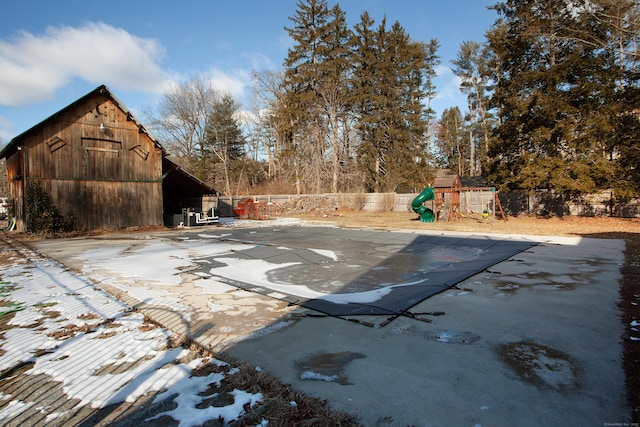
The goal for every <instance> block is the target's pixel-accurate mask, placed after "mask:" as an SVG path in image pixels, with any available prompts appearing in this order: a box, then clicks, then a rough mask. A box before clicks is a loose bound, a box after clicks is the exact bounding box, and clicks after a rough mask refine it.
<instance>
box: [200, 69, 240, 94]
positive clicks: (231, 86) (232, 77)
mask: <svg viewBox="0 0 640 427" xmlns="http://www.w3.org/2000/svg"><path fill="white" fill-rule="evenodd" d="M205 78H207V79H208V80H209V81H210V82H211V86H212V87H213V88H214V89H216V90H219V91H221V92H227V93H230V94H231V95H232V96H233V97H234V98H235V99H237V100H242V99H243V97H244V89H245V86H247V84H249V81H250V76H249V73H247V72H246V71H243V70H234V71H233V72H232V73H229V72H227V71H223V70H221V69H219V68H216V67H211V68H210V69H209V71H208V72H207V73H206V75H205Z"/></svg>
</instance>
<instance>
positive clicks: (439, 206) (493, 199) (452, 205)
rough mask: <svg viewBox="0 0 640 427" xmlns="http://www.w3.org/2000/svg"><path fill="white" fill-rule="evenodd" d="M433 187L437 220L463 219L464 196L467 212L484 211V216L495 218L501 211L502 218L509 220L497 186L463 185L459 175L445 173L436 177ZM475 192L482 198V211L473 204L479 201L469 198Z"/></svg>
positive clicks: (434, 209) (505, 220)
mask: <svg viewBox="0 0 640 427" xmlns="http://www.w3.org/2000/svg"><path fill="white" fill-rule="evenodd" d="M433 189H434V192H435V195H434V198H433V201H432V204H433V205H432V208H431V209H432V210H433V212H434V215H435V221H441V220H444V219H446V221H452V220H460V219H462V218H463V217H464V213H463V212H462V209H461V205H462V203H461V199H462V198H464V199H465V200H464V201H465V203H464V206H465V208H466V209H465V213H471V214H475V213H482V217H483V218H488V217H489V216H490V217H491V218H492V219H493V220H495V218H496V212H499V213H500V215H501V216H502V220H503V221H504V222H507V216H506V215H505V213H504V210H503V209H502V205H501V204H500V198H499V197H498V191H497V190H496V189H495V187H463V186H462V183H461V181H460V178H459V177H458V175H445V176H441V177H436V178H435V180H434V183H433ZM487 193H488V194H487ZM473 194H478V195H479V196H480V197H481V199H482V200H481V206H482V208H481V210H480V212H474V210H473V206H477V205H478V203H470V202H469V200H468V199H469V197H470V195H473Z"/></svg>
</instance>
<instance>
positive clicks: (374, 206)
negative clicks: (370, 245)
mask: <svg viewBox="0 0 640 427" xmlns="http://www.w3.org/2000/svg"><path fill="white" fill-rule="evenodd" d="M417 195H418V193H402V194H401V193H341V194H334V193H326V194H272V195H264V194H259V195H243V196H219V197H216V196H209V197H205V198H204V199H203V206H202V210H203V212H207V211H208V210H209V209H210V208H212V207H213V208H215V209H216V213H217V214H218V215H220V216H221V217H232V216H234V213H233V210H234V209H235V208H237V206H238V202H241V201H242V200H245V199H247V198H250V199H252V200H253V201H255V202H262V203H275V204H276V205H291V204H293V203H298V204H299V205H307V206H305V208H308V209H309V211H313V209H314V207H321V208H322V209H324V210H329V209H332V208H333V209H353V210H363V211H373V212H375V211H396V212H410V211H411V202H412V201H413V199H414V198H415V197H416V196H417ZM493 197H494V193H493V192H492V191H461V192H460V211H461V212H462V213H463V214H468V213H482V212H483V211H484V210H485V209H487V206H489V209H491V210H492V209H493V204H492V203H490V202H491V200H492V198H493ZM498 197H499V199H500V203H501V204H502V207H503V209H504V211H505V213H506V214H507V215H513V216H516V215H531V214H535V215H558V216H564V215H581V216H617V217H624V218H638V217H640V200H638V199H633V200H618V199H616V198H615V197H614V195H613V193H612V192H611V191H603V192H600V193H596V194H591V195H587V196H582V197H580V198H568V197H566V196H564V195H562V194H558V193H553V192H550V191H538V192H535V193H533V194H530V195H528V194H526V193H520V192H509V193H498ZM427 203H429V202H427Z"/></svg>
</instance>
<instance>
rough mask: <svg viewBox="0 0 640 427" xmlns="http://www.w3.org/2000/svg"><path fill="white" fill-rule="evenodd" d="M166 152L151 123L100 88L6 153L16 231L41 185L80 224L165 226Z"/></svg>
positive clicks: (14, 143) (37, 127) (2, 154)
mask: <svg viewBox="0 0 640 427" xmlns="http://www.w3.org/2000/svg"><path fill="white" fill-rule="evenodd" d="M165 155H166V152H165V151H164V149H163V148H162V147H161V145H160V144H159V143H158V142H157V141H155V140H154V138H153V137H152V136H151V135H150V134H149V132H147V130H146V129H145V128H144V126H142V125H141V124H140V123H139V122H138V121H137V120H136V119H135V118H134V117H133V115H132V114H131V113H130V112H129V111H128V110H127V109H126V108H125V107H124V106H123V105H122V103H120V101H118V99H117V98H116V97H115V96H113V94H112V93H111V92H110V91H109V89H108V88H107V87H106V86H100V87H98V88H97V89H95V90H93V91H92V92H90V93H88V94H87V95H85V96H83V97H82V98H80V99H78V100H77V101H75V102H73V103H72V104H70V105H69V106H67V107H65V108H63V109H62V110H60V111H58V112H57V113H55V114H54V115H52V116H50V117H49V118H47V119H45V120H44V121H42V122H40V123H39V124H37V125H35V126H34V127H32V128H31V129H29V130H27V131H26V132H24V133H22V134H21V135H19V136H17V137H16V138H14V139H13V140H11V142H10V143H9V144H8V145H7V146H6V147H5V148H4V149H3V150H2V152H0V158H6V159H7V178H8V181H9V189H10V193H11V196H12V198H13V199H14V205H15V216H16V224H17V229H18V230H24V229H26V225H27V224H28V218H27V215H29V214H30V213H29V212H28V209H27V204H28V200H27V198H28V196H27V195H28V191H29V189H30V188H36V187H39V188H41V189H42V190H43V191H44V192H45V193H47V194H48V195H50V197H51V200H52V202H53V205H55V206H56V208H57V209H58V211H59V212H60V213H61V214H62V215H63V216H65V217H73V218H74V225H75V226H76V228H79V229H98V228H124V227H132V226H155V225H162V223H163V158H164V156H165ZM211 192H214V190H213V189H211Z"/></svg>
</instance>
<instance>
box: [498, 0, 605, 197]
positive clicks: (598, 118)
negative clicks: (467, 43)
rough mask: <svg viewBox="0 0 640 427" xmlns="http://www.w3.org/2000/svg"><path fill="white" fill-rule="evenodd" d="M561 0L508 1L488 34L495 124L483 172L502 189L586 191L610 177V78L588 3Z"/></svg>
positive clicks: (602, 29) (598, 29)
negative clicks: (587, 39) (493, 71)
mask: <svg viewBox="0 0 640 427" xmlns="http://www.w3.org/2000/svg"><path fill="white" fill-rule="evenodd" d="M592 5H593V3H591V2H586V1H583V2H580V1H568V0H549V1H547V0H527V1H525V0H509V1H507V2H505V3H499V4H497V5H496V6H495V10H496V11H497V12H498V13H499V15H500V18H499V19H498V21H496V24H495V25H494V28H493V29H492V31H490V32H489V33H488V38H489V45H490V47H491V49H492V52H493V54H494V55H495V62H494V63H495V64H496V65H497V66H498V68H497V69H496V70H497V74H496V81H497V86H496V90H495V93H494V97H493V102H494V103H495V105H496V106H497V107H498V108H499V112H500V126H499V127H498V129H497V140H496V141H495V143H494V144H492V147H491V153H490V154H491V155H492V157H493V159H492V161H491V162H490V170H491V177H492V179H493V180H494V181H495V182H496V183H501V184H502V186H503V187H506V188H520V189H526V190H529V191H532V190H534V189H536V188H550V189H554V190H557V191H560V192H568V193H580V192H592V191H594V190H595V189H597V188H602V187H605V186H607V185H609V184H610V183H611V180H612V178H613V176H614V175H615V164H614V163H612V162H611V161H609V160H608V159H610V158H611V157H612V151H611V147H610V142H609V141H610V140H611V137H612V132H613V130H614V127H613V124H614V117H615V116H616V113H615V112H614V111H611V109H610V108H609V106H610V105H611V99H612V98H611V96H612V94H613V93H614V92H615V85H616V83H615V82H616V79H615V78H612V77H613V75H612V71H613V67H612V66H611V65H612V62H611V61H610V59H611V54H610V51H608V50H607V49H603V48H602V47H600V46H597V45H596V44H594V43H589V42H585V40H584V35H585V34H589V35H590V36H591V37H593V38H595V39H606V38H607V37H608V36H607V34H606V28H605V27H604V26H603V25H602V22H601V21H600V20H598V19H594V15H593V14H592V13H590V11H589V7H591V6H592Z"/></svg>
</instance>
